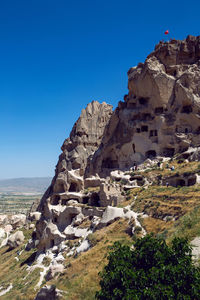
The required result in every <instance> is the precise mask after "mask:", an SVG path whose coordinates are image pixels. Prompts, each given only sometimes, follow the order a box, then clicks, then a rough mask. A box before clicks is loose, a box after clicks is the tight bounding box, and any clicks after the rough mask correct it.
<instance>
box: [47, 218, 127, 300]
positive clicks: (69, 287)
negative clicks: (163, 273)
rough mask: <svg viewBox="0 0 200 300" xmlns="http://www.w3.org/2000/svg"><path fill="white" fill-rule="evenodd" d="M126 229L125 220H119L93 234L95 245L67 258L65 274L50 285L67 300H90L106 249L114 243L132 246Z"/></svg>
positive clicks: (95, 287) (104, 258)
mask: <svg viewBox="0 0 200 300" xmlns="http://www.w3.org/2000/svg"><path fill="white" fill-rule="evenodd" d="M127 227H128V222H127V221H126V220H119V221H116V222H115V223H113V224H111V225H109V226H108V227H105V228H103V229H101V230H99V231H96V232H95V233H94V234H93V238H95V239H96V240H97V244H96V245H95V246H94V247H93V248H91V249H90V250H89V251H87V252H85V253H82V254H80V255H79V256H78V257H77V258H68V259H67V261H66V264H68V265H69V267H68V268H67V270H66V272H65V273H64V274H63V275H61V276H60V277H59V278H58V281H57V282H56V281H54V280H52V282H51V283H52V284H56V286H57V287H58V288H60V289H62V290H65V291H67V292H68V296H67V299H69V300H78V299H80V300H81V299H85V300H92V299H94V296H95V292H96V291H97V290H98V289H99V275H98V273H99V272H100V271H101V270H102V269H103V266H104V265H105V264H106V262H107V260H106V257H105V256H106V254H107V253H108V251H109V249H108V247H109V246H111V245H112V244H113V243H114V242H115V241H121V242H123V243H126V244H129V245H131V244H132V239H131V238H130V236H129V235H128V234H127V233H126V232H125V231H126V229H127Z"/></svg>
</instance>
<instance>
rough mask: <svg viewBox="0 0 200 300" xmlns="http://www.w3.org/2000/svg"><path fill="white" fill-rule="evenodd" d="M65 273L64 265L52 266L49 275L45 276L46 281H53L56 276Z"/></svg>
mask: <svg viewBox="0 0 200 300" xmlns="http://www.w3.org/2000/svg"><path fill="white" fill-rule="evenodd" d="M63 271H64V266H63V265H62V264H54V265H51V266H50V268H49V271H48V273H47V274H46V276H45V279H46V280H47V281H48V280H51V279H52V278H54V277H55V276H56V275H58V274H60V273H63Z"/></svg>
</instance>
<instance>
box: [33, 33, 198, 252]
mask: <svg viewBox="0 0 200 300" xmlns="http://www.w3.org/2000/svg"><path fill="white" fill-rule="evenodd" d="M199 83H200V37H193V36H188V37H187V39H186V40H184V41H177V40H171V41H170V42H160V43H159V44H158V45H157V46H156V47H155V50H154V51H153V52H152V53H151V54H150V55H149V56H148V57H147V59H146V61H145V62H144V63H139V64H138V66H137V67H134V68H131V69H130V70H129V71H128V90H129V92H128V94H127V95H125V97H124V101H120V102H119V104H118V107H117V108H116V109H115V111H114V112H113V113H112V107H111V106H110V105H108V104H106V103H102V104H100V103H98V102H97V101H93V102H92V103H90V104H88V106H87V108H86V109H85V110H83V111H82V113H81V116H80V118H79V119H78V121H77V122H76V123H75V125H74V127H73V129H72V132H71V134H70V137H69V138H68V139H66V140H65V141H64V143H63V145H62V148H61V149H62V154H61V155H60V157H59V161H58V164H57V166H56V171H55V176H54V178H53V181H52V183H51V186H50V187H49V188H48V190H47V191H46V193H45V194H44V196H43V198H42V200H41V202H40V205H39V208H38V210H39V211H40V212H41V216H40V217H39V216H38V218H39V220H38V221H37V224H36V230H35V231H34V233H33V240H35V244H34V245H35V246H37V247H38V250H39V251H40V252H42V251H46V250H48V249H49V248H53V249H54V248H55V247H57V248H58V247H59V245H61V244H63V243H64V241H65V240H70V239H76V238H77V239H78V238H81V239H82V241H81V242H80V243H82V244H81V245H80V248H81V249H82V248H84V247H85V248H87V247H88V244H87V242H86V238H87V235H88V234H89V233H90V232H91V231H94V230H96V228H98V226H100V227H101V226H102V225H99V224H103V221H102V218H104V217H102V216H104V211H105V210H106V207H107V206H117V205H118V204H119V203H120V202H121V201H123V199H124V198H123V197H122V194H121V192H122V191H121V190H122V185H123V186H124V191H125V192H126V191H128V189H130V188H133V187H137V186H142V185H148V184H149V183H148V182H147V180H146V179H145V177H144V176H142V175H141V174H137V173H134V171H136V170H137V167H138V166H139V165H141V167H142V165H144V162H146V165H148V162H149V161H150V162H151V159H152V158H157V162H159V163H160V162H161V161H162V160H163V157H167V158H169V157H173V156H174V155H175V154H177V153H186V152H187V151H188V149H191V148H194V149H196V148H197V147H198V145H200V134H199V133H200V84H199ZM190 154H191V153H190ZM194 155H195V157H198V155H199V154H198V153H196V154H194ZM125 171H128V172H126V173H125ZM195 176H196V175H194V176H193V177H191V178H189V179H188V181H187V182H185V183H184V184H187V185H190V184H193V182H194V178H196V180H197V179H198V178H197V177H195ZM168 180H170V183H171V184H172V185H177V180H180V178H178V179H177V178H170V179H169V178H168ZM180 182H182V181H180ZM124 194H125V193H124ZM88 206H89V207H88ZM110 210H111V209H110ZM111 211H112V210H111ZM116 211H117V212H119V211H118V210H116ZM122 215H123V214H122ZM88 218H89V220H90V221H91V224H90V225H89V226H86V227H83V228H81V230H80V228H78V226H79V225H80V224H82V223H84V222H85V223H87V222H88ZM114 219H115V218H114ZM83 245H84V247H83ZM57 248H56V249H57ZM85 248H84V249H85Z"/></svg>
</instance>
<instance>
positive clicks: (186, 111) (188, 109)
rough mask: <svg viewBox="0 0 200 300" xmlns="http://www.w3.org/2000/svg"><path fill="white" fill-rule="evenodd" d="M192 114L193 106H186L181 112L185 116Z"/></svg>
mask: <svg viewBox="0 0 200 300" xmlns="http://www.w3.org/2000/svg"><path fill="white" fill-rule="evenodd" d="M191 112H192V105H185V106H183V108H182V110H181V113H183V114H189V113H191Z"/></svg>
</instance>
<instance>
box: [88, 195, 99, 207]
mask: <svg viewBox="0 0 200 300" xmlns="http://www.w3.org/2000/svg"><path fill="white" fill-rule="evenodd" d="M99 202H100V198H99V195H98V193H93V194H92V196H91V199H90V205H91V206H100V203H99Z"/></svg>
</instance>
